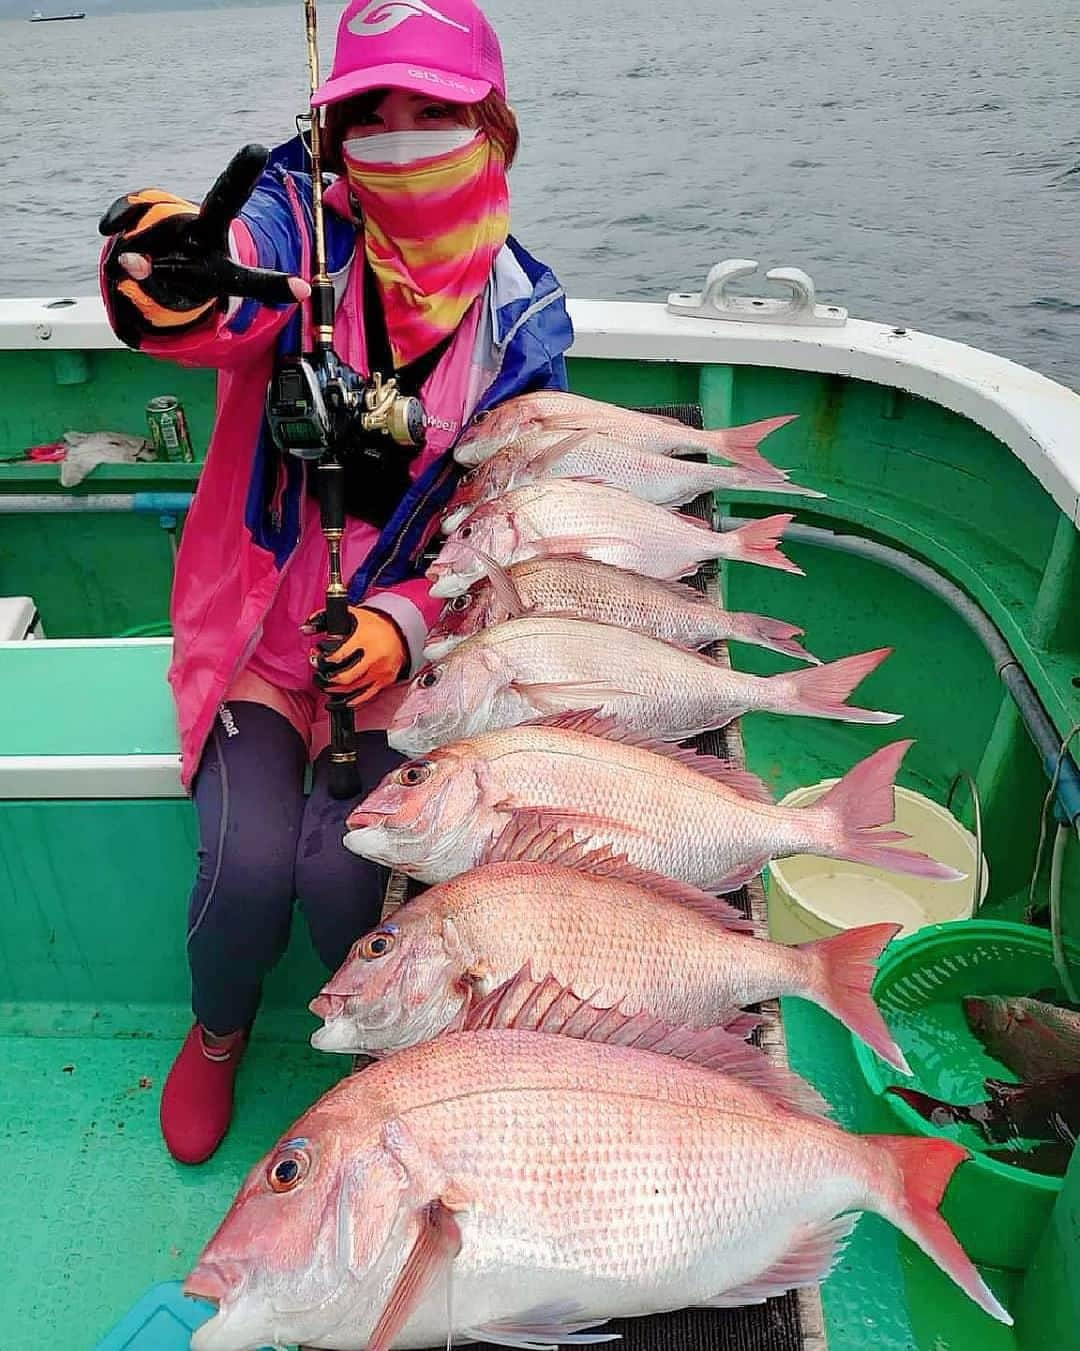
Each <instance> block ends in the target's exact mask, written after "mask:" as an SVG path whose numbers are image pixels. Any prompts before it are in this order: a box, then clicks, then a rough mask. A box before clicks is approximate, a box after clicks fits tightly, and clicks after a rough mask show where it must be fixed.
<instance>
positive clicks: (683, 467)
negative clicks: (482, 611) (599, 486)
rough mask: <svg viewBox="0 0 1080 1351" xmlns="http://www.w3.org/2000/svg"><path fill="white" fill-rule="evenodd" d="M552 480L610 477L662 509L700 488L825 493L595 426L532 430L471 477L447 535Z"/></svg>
mask: <svg viewBox="0 0 1080 1351" xmlns="http://www.w3.org/2000/svg"><path fill="white" fill-rule="evenodd" d="M763 463H764V462H763ZM549 478H583V479H588V480H590V481H591V482H593V483H607V484H609V485H610V486H611V487H613V488H622V489H623V491H624V492H628V493H632V494H633V495H634V496H635V497H640V498H641V499H642V500H643V501H645V502H655V503H656V504H657V506H661V507H678V506H682V505H683V503H685V502H689V501H691V500H692V499H693V498H695V497H698V496H700V495H701V494H702V493H712V492H729V491H733V490H734V491H744V490H750V491H753V490H755V489H756V490H758V491H762V490H767V491H770V492H774V493H798V494H800V495H801V496H803V497H822V496H824V494H823V493H819V492H815V491H814V490H813V489H811V488H801V487H800V486H799V485H798V484H797V483H792V482H791V481H790V480H789V479H788V476H787V474H786V473H785V472H784V471H783V470H782V469H774V470H772V471H771V472H769V473H767V472H766V471H765V470H764V469H763V468H762V469H746V468H744V467H743V466H742V465H716V464H702V463H700V462H697V461H694V460H680V459H675V458H673V457H671V456H666V455H655V454H653V452H652V451H647V450H637V449H635V448H634V447H633V446H626V445H623V444H621V443H620V442H618V441H613V440H612V439H611V438H610V437H609V436H603V435H598V434H597V433H595V432H571V433H570V434H569V435H567V436H565V437H561V438H553V437H551V436H550V435H544V434H540V435H536V434H535V433H534V434H533V435H531V436H526V437H525V438H524V439H523V440H521V441H512V442H510V444H509V445H505V446H503V447H502V448H501V449H500V450H497V451H496V452H495V454H494V455H492V456H491V458H490V459H487V460H485V461H484V463H483V464H481V465H478V466H477V467H476V468H475V469H473V470H472V471H471V472H470V473H468V474H466V475H465V477H464V478H463V479H462V481H461V483H460V484H459V486H458V488H457V491H456V492H455V493H454V497H453V500H452V501H451V503H450V506H449V508H448V509H447V511H446V513H445V515H444V516H443V520H442V531H443V534H445V535H448V534H450V532H451V531H452V530H454V529H456V528H457V526H459V525H460V524H461V522H462V521H463V520H464V519H465V517H466V516H468V514H469V512H470V511H472V510H474V509H475V508H476V507H477V506H479V505H480V503H481V502H490V501H491V500H492V498H495V497H502V496H503V494H504V493H507V492H509V491H510V489H511V488H523V487H525V486H526V484H529V483H539V482H540V481H541V480H543V479H549Z"/></svg>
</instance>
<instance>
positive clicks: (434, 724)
mask: <svg viewBox="0 0 1080 1351" xmlns="http://www.w3.org/2000/svg"><path fill="white" fill-rule="evenodd" d="M891 651H892V648H889V647H881V648H877V649H876V650H874V651H873V652H861V653H859V654H858V655H856V656H853V657H843V658H842V659H841V660H840V661H833V662H829V663H828V665H826V666H812V667H808V668H806V669H805V670H802V671H788V672H781V674H779V675H773V676H757V675H748V674H747V673H746V672H743V671H734V670H732V669H731V667H729V666H726V665H724V664H723V663H721V662H719V661H716V660H714V659H713V658H712V657H707V656H705V655H704V653H701V652H688V651H687V650H686V649H685V648H682V647H675V646H674V645H673V644H671V643H664V642H661V641H660V639H659V638H650V637H649V636H648V635H647V634H644V633H638V632H637V630H636V629H620V628H616V627H615V626H614V625H611V624H596V623H593V621H592V620H588V619H571V618H569V617H567V616H563V615H523V616H522V617H521V618H520V619H508V620H507V621H506V622H505V623H503V624H497V625H496V626H495V627H494V628H492V629H484V630H483V631H482V632H480V633H477V634H474V635H473V637H471V638H469V639H467V640H466V641H465V642H464V643H461V644H460V645H459V646H458V647H455V648H454V650H453V651H452V652H450V653H449V654H448V655H447V656H445V657H444V658H443V659H442V660H441V661H438V662H434V663H432V664H431V665H428V666H425V667H424V668H423V670H421V671H420V672H419V673H418V674H417V675H416V676H414V677H413V680H412V683H411V684H410V685H409V688H408V691H407V693H406V694H405V697H404V698H403V699H402V701H401V703H400V704H399V705H398V708H397V711H396V712H395V714H394V716H393V718H392V720H391V722H390V727H389V741H390V744H391V746H393V747H394V749H395V750H399V751H403V752H404V753H405V754H406V755H422V754H423V753H424V752H426V751H430V750H434V748H435V747H436V746H441V745H442V744H443V743H444V742H447V741H457V740H459V739H460V738H462V737H467V736H475V735H476V734H477V733H480V732H493V731H495V730H496V729H497V728H500V727H514V726H516V725H517V724H518V723H522V722H529V721H530V720H532V719H535V718H537V717H542V716H543V715H545V714H548V713H562V712H568V711H570V710H572V709H580V708H597V709H599V710H600V711H601V712H603V713H610V714H611V715H612V716H613V717H614V718H616V719H617V720H618V721H619V723H620V724H621V725H623V726H624V727H631V728H633V729H635V730H636V731H639V732H647V733H649V735H651V736H655V737H658V738H659V739H660V740H661V741H685V740H687V739H688V738H690V737H693V736H697V735H698V734H699V733H701V732H706V731H709V730H710V729H712V728H716V727H724V726H726V725H727V724H728V723H729V722H731V721H732V720H733V719H735V718H738V717H740V716H741V715H742V714H743V713H748V712H751V711H761V712H768V713H783V714H787V715H790V716H796V717H808V718H834V719H837V720H838V721H840V722H861V723H887V722H896V721H897V719H898V718H899V717H900V714H899V713H884V712H880V711H878V710H876V709H868V708H857V707H854V706H852V705H850V704H848V703H845V700H846V699H847V698H848V696H849V695H850V694H851V692H852V690H854V689H855V687H856V685H858V684H859V682H860V681H862V680H864V679H865V678H866V677H867V676H868V675H869V674H870V673H871V672H872V671H875V670H876V669H877V668H878V667H879V666H880V665H881V663H882V662H883V661H884V660H885V658H886V657H887V656H888V655H889V653H890V652H891Z"/></svg>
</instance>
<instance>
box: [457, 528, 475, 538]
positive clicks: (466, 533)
mask: <svg viewBox="0 0 1080 1351" xmlns="http://www.w3.org/2000/svg"><path fill="white" fill-rule="evenodd" d="M472 532H473V528H472V526H471V525H463V526H462V527H461V529H460V530H459V531H458V538H459V539H468V538H469V537H470V535H471V534H472Z"/></svg>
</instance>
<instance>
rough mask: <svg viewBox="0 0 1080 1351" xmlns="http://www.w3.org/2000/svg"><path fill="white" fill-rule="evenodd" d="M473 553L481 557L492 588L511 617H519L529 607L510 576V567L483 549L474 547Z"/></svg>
mask: <svg viewBox="0 0 1080 1351" xmlns="http://www.w3.org/2000/svg"><path fill="white" fill-rule="evenodd" d="M473 553H474V554H476V556H477V558H479V560H480V562H481V564H482V565H483V569H484V573H485V575H486V576H487V579H488V581H489V582H490V583H491V589H492V591H494V593H495V595H496V596H497V597H498V598H499V600H500V601H502V603H503V605H505V606H506V608H507V609H508V610H509V611H510V617H511V619H517V618H518V617H519V616H520V615H523V614H524V613H525V611H526V610H527V609H528V607H527V606H526V604H525V602H524V600H522V597H521V592H520V591H519V590H518V589H517V587H516V586H515V585H514V579H513V577H511V576H510V572H509V569H508V568H504V567H503V565H502V564H501V563H499V562H497V561H496V560H495V559H494V558H492V556H491V555H490V554H487V553H485V552H484V551H483V549H477V548H474V549H473Z"/></svg>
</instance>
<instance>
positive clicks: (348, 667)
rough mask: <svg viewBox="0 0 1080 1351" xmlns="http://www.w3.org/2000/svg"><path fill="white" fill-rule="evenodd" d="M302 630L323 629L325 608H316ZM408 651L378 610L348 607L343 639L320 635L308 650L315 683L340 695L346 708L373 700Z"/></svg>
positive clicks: (402, 666)
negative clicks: (346, 627) (345, 632)
mask: <svg viewBox="0 0 1080 1351" xmlns="http://www.w3.org/2000/svg"><path fill="white" fill-rule="evenodd" d="M303 632H304V633H325V632H326V611H325V610H319V611H317V612H316V613H315V614H313V615H312V616H311V618H310V619H309V620H308V621H307V623H306V624H305V625H304V627H303ZM408 662H409V652H408V648H407V647H406V645H405V640H404V639H403V638H402V636H401V632H400V630H399V629H398V626H397V625H396V624H395V623H394V621H393V620H392V619H390V618H389V617H388V616H387V615H384V614H383V613H382V612H381V611H379V610H369V609H368V608H367V606H365V605H350V606H349V632H348V634H347V635H346V637H344V638H322V639H320V640H319V642H317V643H316V644H315V646H314V648H313V649H312V652H311V664H312V665H313V666H314V667H315V683H316V685H318V687H319V688H320V689H321V690H326V692H327V693H328V694H337V695H341V696H343V698H344V702H345V703H346V704H347V705H348V706H349V708H355V707H356V706H357V704H365V703H367V701H368V700H369V699H374V698H375V696H376V695H377V694H378V693H379V691H380V690H384V689H386V687H387V686H388V685H392V684H393V683H394V681H395V680H397V679H398V677H399V676H400V675H401V674H402V672H403V671H404V670H405V669H406V667H407V666H408Z"/></svg>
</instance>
